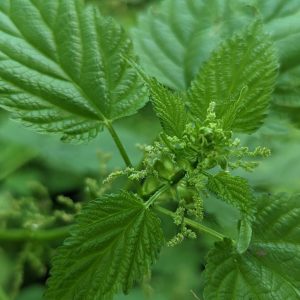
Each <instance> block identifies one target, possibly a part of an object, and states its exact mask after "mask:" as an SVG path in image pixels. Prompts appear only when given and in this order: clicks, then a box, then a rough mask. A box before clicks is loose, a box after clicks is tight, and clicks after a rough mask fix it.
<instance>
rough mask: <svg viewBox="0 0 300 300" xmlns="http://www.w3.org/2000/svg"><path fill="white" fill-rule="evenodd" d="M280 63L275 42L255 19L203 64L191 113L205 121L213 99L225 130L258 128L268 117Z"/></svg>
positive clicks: (192, 92)
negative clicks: (278, 62) (274, 45)
mask: <svg viewBox="0 0 300 300" xmlns="http://www.w3.org/2000/svg"><path fill="white" fill-rule="evenodd" d="M277 66H278V64H277V57H276V55H275V50H274V47H273V44H272V43H271V41H270V39H269V37H268V36H267V35H266V34H264V33H263V31H262V26H261V24H260V23H259V22H255V23H254V24H252V25H251V26H249V28H247V30H245V31H242V32H241V33H239V34H236V35H234V36H233V37H232V38H231V39H229V40H227V41H226V42H224V43H223V44H222V45H221V46H220V48H219V49H218V50H216V51H215V52H214V53H213V54H212V56H211V58H210V59H209V60H208V61H207V62H206V63H205V64H204V66H203V68H202V69H201V71H200V73H199V75H198V76H197V77H196V79H195V80H194V81H193V82H192V86H191V88H190V89H189V91H188V100H189V102H190V106H191V112H192V113H193V115H195V117H197V118H199V119H200V120H201V121H204V120H205V118H206V112H207V109H208V107H209V104H210V102H211V101H214V102H215V103H216V115H217V117H218V118H223V123H224V128H225V129H232V130H235V131H240V132H253V131H255V130H256V129H257V128H258V127H260V125H261V124H262V122H263V120H264V118H265V116H266V111H267V108H268V105H269V101H270V96H271V93H272V91H273V88H274V86H275V80H276V74H277V72H276V69H277Z"/></svg>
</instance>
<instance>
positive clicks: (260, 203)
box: [0, 0, 300, 300]
mask: <svg viewBox="0 0 300 300" xmlns="http://www.w3.org/2000/svg"><path fill="white" fill-rule="evenodd" d="M170 3H171V1H166V4H164V5H166V6H167V5H170ZM174 3H179V4H180V3H181V4H182V3H183V2H180V1H175V2H174ZM186 3H189V4H190V5H191V7H192V5H194V4H193V1H187V2H186ZM144 18H145V17H144ZM253 19H254V20H253ZM263 22H264V21H263V19H262V18H261V16H260V15H257V17H255V18H252V20H251V21H250V22H247V24H248V25H246V26H244V27H243V28H241V29H240V30H239V31H238V32H236V33H234V34H229V33H228V37H226V39H224V40H222V42H221V43H218V45H215V48H214V50H213V51H212V53H211V54H210V55H209V57H205V62H204V63H203V64H202V65H201V68H200V69H199V70H198V71H197V72H194V71H191V70H188V68H187V71H186V76H185V78H184V80H182V81H180V80H181V79H180V78H179V77H180V74H179V73H178V70H177V69H176V68H175V67H174V71H173V72H171V73H170V72H167V71H166V70H165V71H163V72H162V74H165V75H166V76H165V80H162V75H161V74H160V75H159V74H158V76H156V74H154V73H155V68H157V66H156V67H153V68H152V69H151V67H150V68H149V69H150V72H148V70H147V68H143V67H144V66H145V61H144V62H143V58H144V57H143V55H140V61H139V62H138V61H137V60H136V55H135V53H134V51H133V45H132V42H131V41H130V39H129V37H128V36H127V34H126V33H125V31H124V30H123V29H122V28H121V27H120V26H119V25H118V24H117V23H116V22H115V21H114V20H113V19H111V18H109V17H104V16H102V15H101V14H100V12H99V10H98V9H97V8H96V7H95V6H94V5H92V4H89V5H87V4H85V3H84V1H81V0H30V1H28V0H2V1H1V2H0V106H1V107H2V108H4V109H5V110H8V111H10V112H11V116H12V117H13V118H14V119H16V120H19V121H20V122H22V123H24V124H25V125H26V126H31V127H34V128H35V129H36V130H38V131H41V132H44V133H56V134H60V135H61V137H62V140H64V141H65V142H69V141H86V140H90V139H92V138H94V137H95V136H96V135H97V134H98V133H99V132H100V131H101V130H102V129H103V128H106V129H107V130H108V131H109V132H110V134H111V136H112V138H113V140H114V142H115V144H116V147H117V148H118V150H119V152H120V155H121V156H122V158H123V160H124V163H125V165H126V167H125V168H124V170H122V171H118V172H115V173H112V174H110V175H109V176H108V178H107V179H106V180H105V182H111V181H113V180H114V179H115V178H116V177H118V176H126V177H127V178H128V184H127V185H126V188H124V189H123V190H121V191H120V192H115V193H112V194H109V193H108V194H106V195H104V196H101V197H100V198H97V199H94V200H92V201H89V202H88V203H86V204H85V205H84V207H83V209H82V210H81V212H80V213H79V214H78V216H77V217H76V219H75V222H74V225H72V228H71V229H70V235H69V237H67V238H66V240H65V242H64V243H63V245H62V246H60V247H59V248H58V249H57V251H56V253H55V255H54V257H53V260H52V269H51V275H50V278H49V280H48V283H47V286H48V287H47V290H46V293H45V297H46V299H51V300H54V299H60V300H61V299H63V300H71V299H78V300H79V299H103V300H105V299H113V296H114V295H115V294H116V293H118V292H119V291H121V290H122V291H123V292H124V293H127V292H128V291H129V289H130V288H131V287H132V286H133V285H134V283H135V282H136V281H139V280H140V279H141V278H142V277H143V276H144V274H147V273H148V272H149V269H150V268H151V265H152V264H154V263H155V261H156V260H157V259H158V257H159V252H160V251H161V249H162V247H165V244H167V245H168V246H176V245H177V244H179V243H181V242H183V241H184V240H185V239H196V238H201V236H202V235H204V234H207V235H210V236H212V237H213V238H215V239H216V241H217V242H216V243H215V246H214V247H213V249H211V251H210V252H209V253H208V256H207V259H206V262H207V264H206V268H205V272H204V274H205V286H204V292H203V297H204V299H214V300H215V299H225V300H226V299H228V300H229V299H230V300H231V299H264V300H265V299H266V300H267V299H291V300H292V299H299V297H300V281H299V278H300V273H299V270H300V257H299V253H300V252H299V245H300V226H299V217H300V207H299V198H298V197H297V196H287V195H265V194H262V195H260V194H257V193H254V191H253V190H252V188H251V187H250V185H249V184H248V182H247V180H246V179H244V178H243V177H240V176H237V175H235V174H234V171H235V170H236V169H244V170H246V171H252V170H253V169H255V167H256V166H257V160H258V159H259V158H261V157H267V156H269V154H270V151H269V150H268V149H266V148H264V147H256V148H254V149H249V148H247V147H244V146H242V145H241V142H240V140H239V139H238V138H236V133H247V134H251V133H254V132H255V131H256V130H257V129H258V128H259V127H260V126H261V125H262V123H263V121H264V119H265V117H266V115H267V113H268V107H269V105H270V100H271V95H272V92H273V90H274V89H275V83H276V80H277V75H278V68H279V62H278V60H279V58H278V54H277V50H276V47H275V45H274V43H273V41H272V38H271V36H269V35H268V34H267V33H266V31H265V29H264V25H263ZM145 26H146V25H145ZM174 26H175V25H174ZM229 31H230V30H229ZM140 34H143V29H140V31H136V32H135V36H138V35H140ZM181 34H182V35H181V36H180V34H179V35H178V39H180V38H182V39H183V40H184V39H185V36H183V32H181ZM146 35H147V33H146V29H145V36H146ZM154 41H155V42H157V40H155V39H154ZM148 42H149V37H148ZM151 42H152V41H151V40H150V42H149V43H151ZM160 42H161V41H160ZM166 42H167V41H166ZM136 43H137V45H136V48H137V49H140V48H141V45H142V44H143V38H141V39H140V40H137V42H136ZM169 46H170V45H166V46H165V53H168V55H169V56H170V57H172V52H170V48H169ZM138 51H140V50H138ZM150 51H151V49H150ZM174 55H175V56H176V53H174ZM145 56H147V53H146V54H145ZM176 59H177V58H175V60H176ZM145 60H147V58H145ZM148 60H149V58H148ZM139 63H141V66H140V65H139ZM148 63H149V61H148ZM161 63H162V65H163V67H164V63H163V61H162V62H161ZM166 65H167V66H170V65H169V64H167V63H166ZM163 67H162V70H163ZM157 73H159V72H157ZM155 77H156V78H155ZM172 77H174V78H173V79H174V80H173V79H172ZM180 82H181V83H180ZM190 82H191V83H190ZM149 99H150V101H151V104H152V105H153V108H154V111H155V113H156V115H157V117H158V119H159V121H160V123H161V127H162V131H161V133H160V134H159V136H158V137H157V139H156V140H155V141H154V142H153V144H152V145H146V146H143V147H142V150H143V152H144V158H143V161H142V163H141V164H140V165H138V166H134V165H133V164H132V163H131V160H130V158H129V155H128V154H127V152H126V149H125V148H124V146H123V144H122V142H121V139H120V138H119V137H118V134H117V133H116V131H115V129H114V125H113V122H114V121H115V120H117V119H120V118H123V117H126V116H130V115H133V114H135V113H136V112H137V111H138V110H139V109H141V108H142V107H143V106H144V105H145V104H146V103H147V101H148V100H149ZM210 195H214V196H215V197H217V198H219V199H221V200H223V201H225V202H226V203H228V204H230V205H232V206H233V207H235V208H237V209H238V210H239V212H240V220H239V222H238V224H237V226H238V238H237V239H233V238H231V237H230V236H226V234H223V233H222V232H217V231H215V230H214V229H212V228H210V227H208V226H206V225H204V221H205V211H204V201H208V200H207V199H209V197H210ZM169 203H172V205H173V207H174V203H176V208H175V209H173V210H171V209H169V208H168V207H169ZM163 215H166V216H169V217H170V218H172V219H173V221H174V226H176V227H177V234H176V235H175V236H173V237H172V238H171V239H168V240H167V241H166V237H165V235H164V232H163V228H162V225H161V222H160V218H161V217H162V216H163Z"/></svg>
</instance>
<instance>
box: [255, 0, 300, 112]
mask: <svg viewBox="0 0 300 300" xmlns="http://www.w3.org/2000/svg"><path fill="white" fill-rule="evenodd" d="M252 5H254V6H256V7H257V8H258V9H259V11H260V12H261V14H262V16H263V18H264V22H265V23H266V30H267V31H268V32H270V34H271V35H272V38H273V40H274V41H275V43H276V47H277V49H278V52H279V56H280V76H279V80H278V82H277V85H276V90H275V95H274V103H275V104H276V105H278V106H283V107H294V106H297V107H299V106H300V101H299V99H300V80H299V76H300V57H299V52H300V5H299V1H298V0H290V1H285V0H274V1H258V0H255V1H253V4H252Z"/></svg>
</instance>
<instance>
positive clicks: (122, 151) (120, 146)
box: [105, 121, 132, 168]
mask: <svg viewBox="0 0 300 300" xmlns="http://www.w3.org/2000/svg"><path fill="white" fill-rule="evenodd" d="M105 126H106V127H107V129H108V131H109V133H110V135H111V136H112V138H113V140H114V142H115V144H116V146H117V148H118V150H119V152H120V154H121V156H122V158H123V160H124V162H125V164H126V166H127V167H128V168H132V163H131V161H130V159H129V156H128V154H127V152H126V150H125V148H124V146H123V144H122V142H121V140H120V138H119V136H118V134H117V133H116V131H115V129H114V128H113V126H112V124H111V123H110V122H109V121H107V122H105Z"/></svg>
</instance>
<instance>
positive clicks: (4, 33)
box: [0, 0, 147, 140]
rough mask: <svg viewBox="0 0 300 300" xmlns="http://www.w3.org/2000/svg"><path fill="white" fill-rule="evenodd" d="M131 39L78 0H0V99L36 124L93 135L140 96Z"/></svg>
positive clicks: (134, 106) (69, 134)
mask: <svg viewBox="0 0 300 300" xmlns="http://www.w3.org/2000/svg"><path fill="white" fill-rule="evenodd" d="M125 53H126V55H127V56H129V57H130V56H131V55H132V44H131V42H130V41H129V39H128V38H127V37H126V35H125V33H124V31H123V29H122V28H120V26H119V25H117V24H116V23H115V22H114V21H113V20H112V19H111V18H106V17H103V16H101V14H100V13H99V11H98V10H97V9H96V8H95V7H93V6H92V5H86V6H85V5H84V1H81V0H2V1H1V4H0V106H1V107H3V108H5V109H7V110H9V111H11V112H12V113H13V117H14V118H16V119H20V120H21V121H23V122H24V123H25V124H27V125H29V126H34V127H35V128H37V129H38V130H39V131H46V132H53V133H59V134H62V135H63V138H64V139H67V140H68V139H77V140H84V139H91V138H93V137H94V136H96V135H97V133H98V131H99V130H100V129H101V127H102V125H103V124H104V123H105V122H107V121H113V120H115V119H118V118H121V117H124V116H128V115H131V114H133V113H135V112H136V111H137V110H138V109H139V108H141V107H142V106H143V105H144V104H145V102H146V100H147V97H146V92H145V88H144V87H143V84H142V82H141V80H140V79H139V78H138V75H137V74H136V72H135V70H133V69H132V68H131V67H130V66H129V65H128V63H127V62H126V61H125V60H124V59H123V58H122V55H123V54H125Z"/></svg>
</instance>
